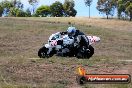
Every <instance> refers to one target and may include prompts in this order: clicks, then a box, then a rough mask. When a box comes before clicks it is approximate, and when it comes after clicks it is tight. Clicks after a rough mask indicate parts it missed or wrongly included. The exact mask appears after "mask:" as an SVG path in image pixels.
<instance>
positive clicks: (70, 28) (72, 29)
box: [67, 27, 76, 37]
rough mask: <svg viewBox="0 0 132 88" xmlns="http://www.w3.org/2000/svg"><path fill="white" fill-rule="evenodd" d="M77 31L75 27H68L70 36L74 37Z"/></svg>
mask: <svg viewBox="0 0 132 88" xmlns="http://www.w3.org/2000/svg"><path fill="white" fill-rule="evenodd" d="M75 33H76V28H75V27H68V29H67V34H68V36H70V37H73V36H74V35H75Z"/></svg>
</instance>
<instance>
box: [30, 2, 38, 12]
mask: <svg viewBox="0 0 132 88" xmlns="http://www.w3.org/2000/svg"><path fill="white" fill-rule="evenodd" d="M28 2H29V4H30V5H32V12H33V14H34V12H35V9H36V6H37V5H38V0H28Z"/></svg>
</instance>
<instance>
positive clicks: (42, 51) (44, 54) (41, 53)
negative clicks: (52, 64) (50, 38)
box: [38, 47, 48, 58]
mask: <svg viewBox="0 0 132 88" xmlns="http://www.w3.org/2000/svg"><path fill="white" fill-rule="evenodd" d="M47 52H48V48H46V47H42V48H40V49H39V51H38V56H39V57H40V58H46V57H48V54H47Z"/></svg>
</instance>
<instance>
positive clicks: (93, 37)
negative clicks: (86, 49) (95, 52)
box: [87, 36, 100, 45]
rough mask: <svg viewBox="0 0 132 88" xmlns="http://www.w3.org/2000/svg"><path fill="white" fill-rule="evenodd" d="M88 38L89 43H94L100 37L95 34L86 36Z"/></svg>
mask: <svg viewBox="0 0 132 88" xmlns="http://www.w3.org/2000/svg"><path fill="white" fill-rule="evenodd" d="M87 37H88V40H89V44H90V45H91V44H94V43H96V42H100V38H99V37H97V36H87Z"/></svg>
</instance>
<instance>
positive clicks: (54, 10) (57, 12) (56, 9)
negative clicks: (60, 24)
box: [50, 1, 64, 17]
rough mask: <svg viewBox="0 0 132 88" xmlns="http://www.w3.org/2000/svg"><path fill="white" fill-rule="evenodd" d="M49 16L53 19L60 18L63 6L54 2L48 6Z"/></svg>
mask: <svg viewBox="0 0 132 88" xmlns="http://www.w3.org/2000/svg"><path fill="white" fill-rule="evenodd" d="M50 10H51V15H52V16H53V17H62V16H63V14H64V9H63V5H62V3H61V2H59V1H56V2H55V3H53V4H52V5H51V6H50Z"/></svg>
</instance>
